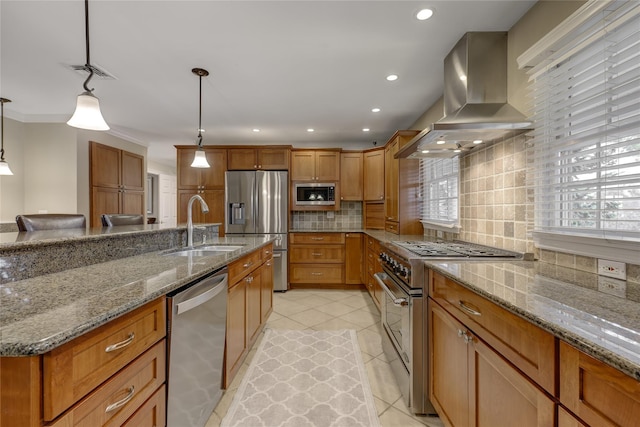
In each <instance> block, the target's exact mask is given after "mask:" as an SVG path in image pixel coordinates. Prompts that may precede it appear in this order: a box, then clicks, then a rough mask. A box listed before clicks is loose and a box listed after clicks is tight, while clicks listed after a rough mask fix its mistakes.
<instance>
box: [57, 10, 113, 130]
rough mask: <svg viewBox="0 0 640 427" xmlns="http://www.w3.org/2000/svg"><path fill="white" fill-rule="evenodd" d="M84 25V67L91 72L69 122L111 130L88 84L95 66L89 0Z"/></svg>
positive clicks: (78, 126) (83, 126)
mask: <svg viewBox="0 0 640 427" xmlns="http://www.w3.org/2000/svg"><path fill="white" fill-rule="evenodd" d="M84 25H85V43H86V50H87V62H86V64H85V65H84V67H85V69H86V70H87V71H88V72H89V77H87V79H86V80H85V81H84V84H83V87H84V92H82V93H81V94H80V95H78V103H77V105H76V111H75V112H74V113H73V116H72V117H71V118H70V119H69V121H68V122H67V124H68V125H69V126H73V127H76V128H80V129H88V130H109V125H108V124H107V122H105V121H104V118H102V113H101V112H100V102H99V101H98V98H96V97H95V96H94V95H93V93H92V92H93V89H89V86H87V85H88V84H89V80H91V78H92V77H93V67H92V66H91V61H90V55H89V0H84Z"/></svg>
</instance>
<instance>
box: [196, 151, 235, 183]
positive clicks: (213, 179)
mask: <svg viewBox="0 0 640 427" xmlns="http://www.w3.org/2000/svg"><path fill="white" fill-rule="evenodd" d="M204 152H205V155H206V156H207V162H209V166H211V167H209V168H204V169H199V170H198V172H199V173H200V185H201V186H202V187H203V189H204V190H215V189H219V190H224V173H225V172H226V171H227V150H224V149H221V148H205V149H204ZM190 169H191V170H192V171H193V170H194V169H197V168H191V167H190Z"/></svg>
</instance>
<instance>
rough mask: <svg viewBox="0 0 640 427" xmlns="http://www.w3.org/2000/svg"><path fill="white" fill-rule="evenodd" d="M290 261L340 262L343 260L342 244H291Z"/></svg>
mask: <svg viewBox="0 0 640 427" xmlns="http://www.w3.org/2000/svg"><path fill="white" fill-rule="evenodd" d="M289 256H290V261H291V262H292V263H293V262H319V263H334V264H335V263H341V262H344V246H338V245H318V246H310V245H308V246H300V245H297V246H292V247H291V254H290V255H289Z"/></svg>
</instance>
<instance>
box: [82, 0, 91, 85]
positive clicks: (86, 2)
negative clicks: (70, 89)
mask: <svg viewBox="0 0 640 427" xmlns="http://www.w3.org/2000/svg"><path fill="white" fill-rule="evenodd" d="M84 37H85V43H86V50H87V63H86V64H84V67H85V69H86V70H87V71H89V77H87V80H85V81H84V84H83V85H82V86H83V87H84V90H86V91H87V92H89V93H91V92H93V88H92V89H89V86H87V85H88V84H89V80H91V78H92V77H93V67H92V66H91V61H90V57H91V56H90V52H89V0H84Z"/></svg>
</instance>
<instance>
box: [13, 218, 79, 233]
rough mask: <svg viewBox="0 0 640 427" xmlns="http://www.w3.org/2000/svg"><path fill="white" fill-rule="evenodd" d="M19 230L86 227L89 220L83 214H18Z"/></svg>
mask: <svg viewBox="0 0 640 427" xmlns="http://www.w3.org/2000/svg"><path fill="white" fill-rule="evenodd" d="M16 223H17V224H18V231H38V230H62V229H66V228H86V227H87V220H86V219H85V217H84V215H82V214H33V215H18V216H16Z"/></svg>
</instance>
